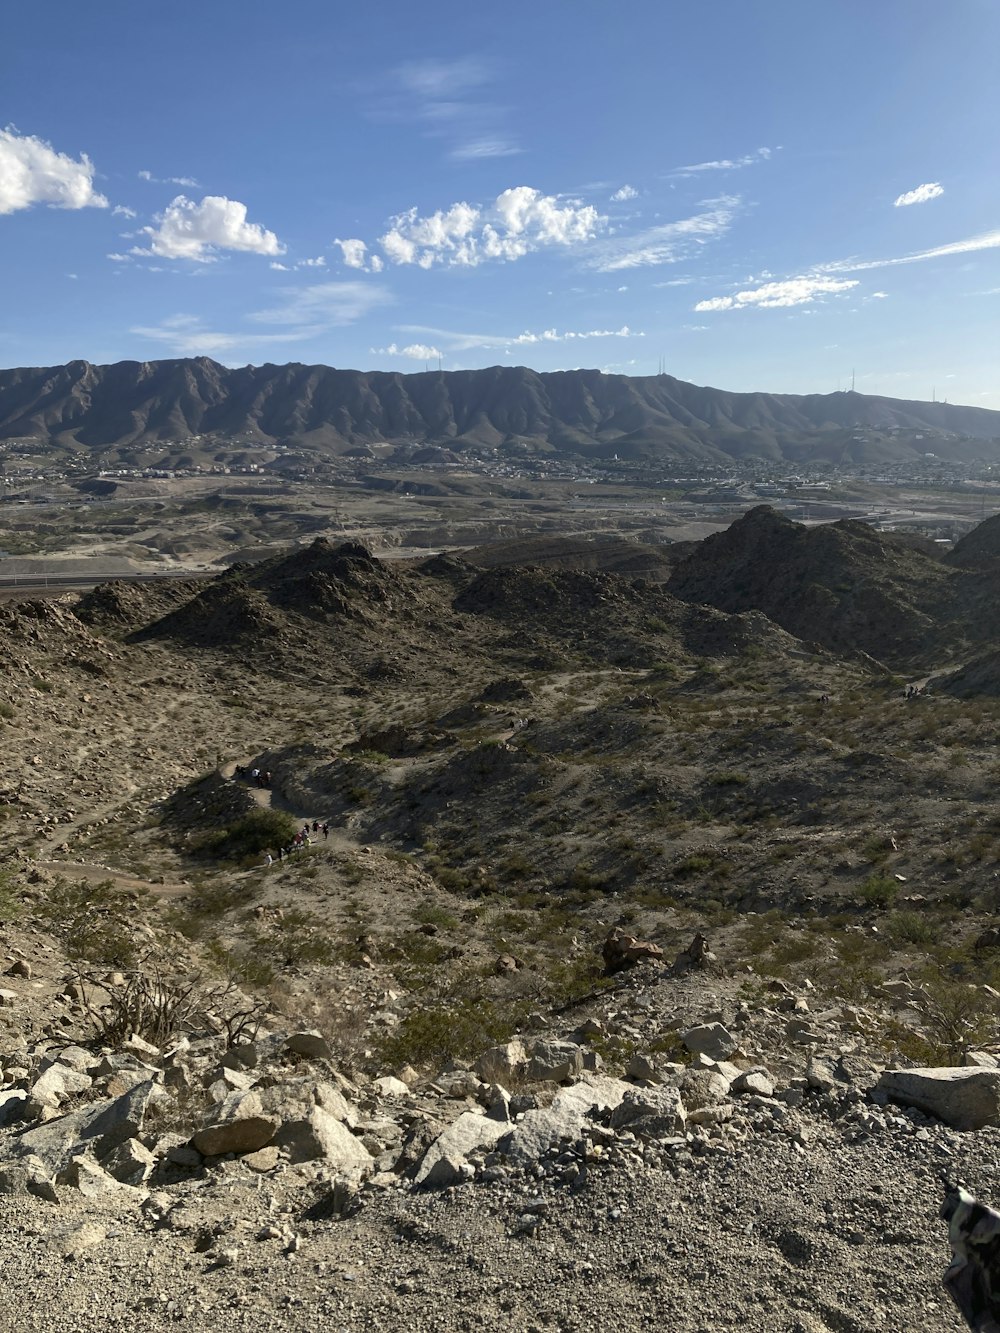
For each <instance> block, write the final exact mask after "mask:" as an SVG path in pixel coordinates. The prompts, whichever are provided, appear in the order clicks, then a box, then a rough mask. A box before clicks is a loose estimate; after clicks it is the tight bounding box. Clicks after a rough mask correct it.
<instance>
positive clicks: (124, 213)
mask: <svg viewBox="0 0 1000 1333" xmlns="http://www.w3.org/2000/svg"><path fill="white" fill-rule="evenodd" d="M111 213H112V216H113V217H116V218H134V217H137V216H138V214H137V213H136V211H135V209H134V208H126V207H125V205H124V204H115V206H114V208H113V209H112V210H111Z"/></svg>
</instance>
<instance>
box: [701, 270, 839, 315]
mask: <svg viewBox="0 0 1000 1333" xmlns="http://www.w3.org/2000/svg"><path fill="white" fill-rule="evenodd" d="M857 285H858V282H857V279H856V278H854V279H851V278H823V277H816V276H813V277H801V278H789V279H787V280H786V281H785V282H768V283H765V284H764V286H763V287H754V288H752V289H750V290H747V291H743V292H736V293H735V294H734V295H733V296H714V297H712V298H711V299H710V300H707V301H699V302H698V303H697V305H696V306H695V307H694V309H695V310H697V311H705V310H745V309H747V308H749V307H752V306H756V307H757V308H758V309H762V310H774V309H778V308H785V307H787V306H795V305H806V304H807V303H808V302H810V301H815V300H816V298H817V297H820V296H830V295H836V294H837V293H838V292H846V291H849V290H850V289H851V288H852V287H857Z"/></svg>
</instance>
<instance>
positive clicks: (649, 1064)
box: [625, 1052, 656, 1079]
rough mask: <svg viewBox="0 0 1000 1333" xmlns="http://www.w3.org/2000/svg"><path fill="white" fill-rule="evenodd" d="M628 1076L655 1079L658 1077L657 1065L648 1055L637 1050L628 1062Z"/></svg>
mask: <svg viewBox="0 0 1000 1333" xmlns="http://www.w3.org/2000/svg"><path fill="white" fill-rule="evenodd" d="M625 1077H626V1078H641V1079H654V1078H656V1065H655V1064H654V1063H653V1061H652V1060H651V1059H650V1057H649V1056H648V1055H639V1053H638V1052H636V1054H635V1055H633V1056H632V1059H631V1060H630V1061H629V1062H628V1068H627V1069H626V1070H625Z"/></svg>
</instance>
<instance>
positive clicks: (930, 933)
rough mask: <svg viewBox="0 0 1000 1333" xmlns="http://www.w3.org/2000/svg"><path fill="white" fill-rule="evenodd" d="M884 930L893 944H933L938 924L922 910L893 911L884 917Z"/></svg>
mask: <svg viewBox="0 0 1000 1333" xmlns="http://www.w3.org/2000/svg"><path fill="white" fill-rule="evenodd" d="M885 930H886V933H887V935H888V936H889V938H890V939H891V940H892V942H893V944H897V945H904V944H933V943H934V942H935V941H936V940H937V938H938V936H939V934H940V926H939V925H938V923H937V922H936V921H934V920H932V919H931V918H930V917H928V916H927V915H926V913H924V912H912V911H902V910H899V911H895V912H892V913H890V915H889V916H888V917H886V921H885Z"/></svg>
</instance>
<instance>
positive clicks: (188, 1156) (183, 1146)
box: [165, 1143, 205, 1167]
mask: <svg viewBox="0 0 1000 1333" xmlns="http://www.w3.org/2000/svg"><path fill="white" fill-rule="evenodd" d="M165 1156H166V1160H167V1161H168V1162H170V1163H171V1164H172V1165H173V1166H186V1167H199V1166H201V1165H202V1163H203V1162H204V1160H205V1159H204V1158H203V1157H202V1155H201V1153H200V1152H199V1151H198V1149H197V1148H192V1147H191V1145H190V1143H175V1144H174V1145H173V1147H171V1148H168V1149H167V1151H166V1154H165Z"/></svg>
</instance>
